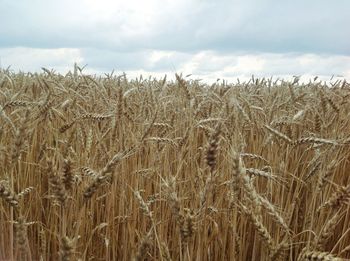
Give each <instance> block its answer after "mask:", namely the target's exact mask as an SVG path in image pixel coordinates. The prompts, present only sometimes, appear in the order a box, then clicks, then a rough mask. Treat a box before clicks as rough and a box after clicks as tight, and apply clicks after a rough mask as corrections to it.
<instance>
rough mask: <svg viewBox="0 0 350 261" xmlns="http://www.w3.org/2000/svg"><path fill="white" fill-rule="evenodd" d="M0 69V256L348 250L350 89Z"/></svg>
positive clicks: (336, 253) (214, 256) (175, 256)
mask: <svg viewBox="0 0 350 261" xmlns="http://www.w3.org/2000/svg"><path fill="white" fill-rule="evenodd" d="M75 69H76V70H75V71H74V73H68V74H67V75H64V76H63V75H59V74H56V73H54V72H52V71H48V70H45V71H44V72H43V73H41V74H24V73H12V72H10V71H1V73H0V105H1V108H0V260H65V261H66V260H346V258H350V231H349V230H350V226H349V225H350V209H349V199H350V176H349V172H348V169H349V167H350V162H349V156H350V155H349V152H350V149H349V145H350V139H349V136H350V135H349V130H350V122H349V120H350V118H349V114H350V100H349V99H350V86H349V84H348V83H346V82H345V81H342V82H335V83H333V85H332V86H325V85H324V84H323V83H321V82H318V81H315V82H310V83H308V84H303V83H298V82H297V81H294V82H286V81H282V80H278V81H272V80H270V79H260V80H258V79H252V80H251V81H249V82H245V83H237V84H232V85H228V84H226V83H217V84H214V85H212V86H208V85H204V84H201V83H200V81H193V80H185V78H183V77H181V76H178V75H177V77H176V81H167V80H166V79H164V80H154V79H151V78H149V79H142V78H141V77H140V78H139V79H136V80H128V79H127V78H126V77H125V75H121V76H114V75H113V74H107V75H105V76H103V77H95V76H94V77H92V76H89V75H84V74H83V73H82V72H81V71H80V70H79V68H75Z"/></svg>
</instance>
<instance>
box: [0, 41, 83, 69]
mask: <svg viewBox="0 0 350 261" xmlns="http://www.w3.org/2000/svg"><path fill="white" fill-rule="evenodd" d="M0 58H1V65H2V67H8V66H11V68H12V69H13V70H22V71H40V70H41V67H45V68H53V69H55V70H56V71H59V72H67V71H68V70H70V69H71V68H72V66H73V64H74V63H75V62H77V63H83V62H84V59H83V57H82V56H81V52H80V50H79V49H69V48H58V49H33V48H23V47H16V48H4V49H0Z"/></svg>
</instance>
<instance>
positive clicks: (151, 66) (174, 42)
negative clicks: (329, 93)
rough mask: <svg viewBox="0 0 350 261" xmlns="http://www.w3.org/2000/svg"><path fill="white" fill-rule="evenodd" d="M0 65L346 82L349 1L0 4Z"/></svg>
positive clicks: (33, 0)
mask: <svg viewBox="0 0 350 261" xmlns="http://www.w3.org/2000/svg"><path fill="white" fill-rule="evenodd" d="M0 14H1V24H0V59H1V66H2V67H3V68H4V67H7V66H9V65H11V68H12V69H14V70H23V71H40V68H41V67H45V68H48V69H51V68H52V69H55V70H56V71H59V72H67V71H68V70H71V69H72V68H73V64H74V62H77V63H78V64H79V65H81V66H83V65H87V69H86V72H89V73H104V72H105V73H108V72H111V71H112V70H113V69H114V70H115V71H116V72H123V71H125V72H126V73H127V74H128V75H130V76H132V77H134V76H136V75H139V74H140V73H143V74H146V75H147V74H149V73H151V74H152V75H154V76H158V77H160V76H161V75H164V74H174V73H175V72H179V73H181V72H182V73H183V74H193V77H195V78H196V77H197V78H201V79H206V80H214V79H215V80H216V79H217V78H221V79H227V80H232V79H236V78H237V77H240V78H248V77H250V76H251V75H255V76H257V77H263V76H265V77H270V76H276V77H286V76H290V75H305V77H311V76H316V75H318V76H321V77H324V78H327V77H328V78H329V77H331V76H332V75H336V76H338V75H339V76H342V77H346V78H347V79H350V29H349V28H350V1H349V0H334V1H330V0H307V1H305V0H303V1H302V0H293V1H292V0H285V1H281V0H254V1H253V0H245V1H243V0H240V1H238V0H231V1H230V0H216V1H214V0H212V1H209V0H172V1H170V0H150V1H147V0H143V1H142V0H139V1H136V0H122V1H112V0H98V1H97V0H96V1H93V0H75V1H70V0H61V1H57V0H56V1H51V0H16V1H14V0H0Z"/></svg>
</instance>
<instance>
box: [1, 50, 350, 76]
mask: <svg viewBox="0 0 350 261" xmlns="http://www.w3.org/2000/svg"><path fill="white" fill-rule="evenodd" d="M0 56H1V57H2V65H3V67H6V66H9V65H11V67H12V68H13V69H15V70H18V69H22V70H25V71H40V70H41V69H40V68H41V67H46V68H49V69H51V68H53V69H55V70H56V71H59V72H67V71H68V70H71V69H72V68H73V64H74V63H75V62H77V63H78V64H80V65H85V64H87V69H86V72H88V73H100V74H102V73H106V72H111V71H112V70H115V71H116V72H119V73H122V72H126V73H127V74H128V75H129V76H130V77H138V76H139V75H140V74H144V76H145V77H148V76H149V75H152V76H154V77H163V76H164V75H165V74H168V75H169V74H170V75H174V74H175V72H178V73H183V74H184V75H187V74H192V78H201V79H203V80H205V81H207V82H212V81H216V79H217V78H220V79H226V80H228V81H235V80H236V79H237V78H241V79H249V78H250V77H251V76H252V75H254V76H256V77H270V76H274V77H279V78H281V77H290V76H292V75H304V79H307V78H312V77H314V76H320V78H321V79H323V80H328V79H330V77H331V76H332V75H335V76H342V77H344V78H346V79H348V80H350V56H341V55H317V54H292V53H289V54H273V53H260V54H241V53H231V54H222V53H218V52H213V51H200V52H196V53H193V54H190V53H183V52H175V51H162V50H145V51H138V52H132V53H123V52H121V53H116V52H111V51H101V50H94V49H64V48H63V49H32V48H9V49H0Z"/></svg>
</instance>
